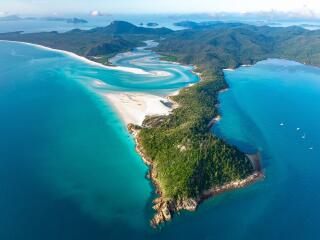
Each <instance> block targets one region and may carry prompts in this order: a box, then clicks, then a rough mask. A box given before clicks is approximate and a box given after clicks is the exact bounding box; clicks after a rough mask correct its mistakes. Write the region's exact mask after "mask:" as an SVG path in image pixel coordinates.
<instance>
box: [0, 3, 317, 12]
mask: <svg viewBox="0 0 320 240" xmlns="http://www.w3.org/2000/svg"><path fill="white" fill-rule="evenodd" d="M304 6H307V7H308V8H309V9H312V10H313V11H315V12H320V0H0V14H1V13H2V14H3V13H7V14H8V13H10V14H25V15H27V14H55V13H58V14H64V13H89V12H91V11H93V10H98V11H100V12H104V13H110V14H115V13H199V12H206V13H213V12H222V11H223V12H255V11H270V10H272V9H274V10H279V11H295V10H298V9H301V8H303V7H304Z"/></svg>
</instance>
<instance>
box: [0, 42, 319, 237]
mask: <svg viewBox="0 0 320 240" xmlns="http://www.w3.org/2000/svg"><path fill="white" fill-rule="evenodd" d="M114 62H115V63H117V64H119V65H123V66H134V67H140V68H142V69H144V70H146V71H153V70H163V71H167V72H169V73H170V74H171V75H170V76H167V77H154V76H148V75H136V74H132V73H127V72H121V71H114V70H107V69H104V68H100V67H96V66H92V65H88V64H86V63H83V62H81V61H78V60H76V59H73V58H70V57H68V56H66V55H63V54H61V53H57V52H53V51H46V50H43V49H39V48H36V47H32V46H27V45H22V44H17V43H7V42H0V133H1V134H0V212H1V214H0V226H1V227H0V239H4V240H6V239H10V240H11V239H14V240H16V239H18V240H20V239H24V240H29V239H30V240H31V239H32V240H38V239H39V240H40V239H41V240H42V239H62V240H64V239H94V240H95V239H257V238H259V239H280V238H284V239H288V238H289V239H302V238H303V239H316V238H317V236H318V231H317V226H318V215H319V213H320V208H319V207H318V204H317V203H318V202H319V200H320V194H319V192H318V186H319V180H320V179H319V177H318V176H319V174H318V165H319V164H318V162H317V160H318V156H319V151H320V129H319V127H318V123H319V119H320V110H319V108H318V106H317V105H318V102H319V100H320V91H319V90H320V84H319V76H320V70H319V69H318V68H314V67H309V66H305V65H300V64H297V63H294V62H289V61H284V60H268V61H264V62H260V63H258V64H256V65H254V66H253V67H242V68H240V69H238V70H236V71H233V72H230V71H227V72H225V75H226V79H227V81H228V83H229V85H230V89H229V90H228V91H226V92H223V93H221V94H220V101H221V106H220V111H221V114H222V120H221V121H220V122H219V123H218V124H217V125H216V126H215V128H214V129H213V132H214V134H217V135H219V136H220V137H222V138H225V139H226V141H228V142H229V143H231V144H236V145H237V146H238V147H239V148H241V149H242V150H244V151H253V150H257V149H258V150H259V151H260V152H261V155H262V164H263V167H264V172H265V175H266V178H265V179H264V180H263V181H260V182H258V183H255V184H253V185H251V186H249V187H247V188H245V189H240V190H236V191H233V192H229V193H226V194H223V195H220V196H217V197H216V198H214V199H210V200H208V201H206V202H205V203H204V204H202V205H201V206H200V207H199V209H198V211H197V212H195V213H188V212H183V213H182V214H180V215H179V216H176V217H175V218H174V221H172V222H170V223H169V224H167V225H166V226H165V227H164V228H162V229H161V230H153V229H151V228H150V227H149V224H148V221H149V219H150V218H151V216H152V214H153V212H152V208H151V200H152V198H153V197H154V196H153V189H152V186H151V185H150V183H149V181H148V180H147V179H145V174H146V171H147V168H146V166H145V165H144V164H143V162H142V160H141V159H140V157H139V156H138V155H137V154H136V153H135V151H134V143H133V140H132V138H131V137H130V136H129V134H128V133H127V131H126V129H125V127H124V125H123V124H122V122H121V121H120V119H119V117H118V116H117V114H116V113H115V112H114V111H113V110H112V108H111V107H110V106H109V104H108V103H107V102H105V101H104V99H103V98H102V97H101V93H104V92H109V91H130V90H131V91H140V92H149V93H156V94H158V95H163V94H167V93H168V92H171V91H175V90H177V89H179V88H181V87H184V86H187V85H188V84H190V83H194V82H196V81H197V80H198V79H197V77H196V76H195V75H193V74H192V73H191V72H190V70H191V68H190V67H183V66H180V65H177V64H170V63H166V62H160V61H159V60H158V56H157V55H156V54H154V53H152V52H150V51H148V50H144V49H138V50H135V51H134V52H133V55H132V53H131V54H124V55H122V56H120V57H119V58H116V59H114ZM97 80H99V81H102V82H104V83H106V85H105V86H104V87H101V86H100V85H99V86H97V85H96V84H95V83H96V81H97ZM281 123H283V126H281V125H282V124H281ZM297 128H299V130H297ZM302 137H304V138H302Z"/></svg>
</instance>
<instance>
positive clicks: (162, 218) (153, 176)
mask: <svg viewBox="0 0 320 240" xmlns="http://www.w3.org/2000/svg"><path fill="white" fill-rule="evenodd" d="M127 127H128V131H129V132H130V133H131V134H132V136H133V137H134V139H135V142H136V151H137V152H138V154H140V156H141V157H142V159H143V161H144V163H145V164H147V165H148V166H149V172H148V174H147V178H149V179H150V180H151V181H152V182H153V184H154V186H155V188H156V193H157V194H158V195H159V197H158V198H156V199H154V200H153V204H154V206H153V209H154V210H155V211H156V213H155V215H154V216H153V218H152V219H151V221H150V224H151V226H152V227H157V226H158V225H160V224H162V223H165V222H167V221H170V220H171V219H172V217H173V215H174V214H175V213H178V212H179V211H181V210H187V211H195V210H196V209H197V207H198V205H199V204H200V203H201V202H203V201H204V200H206V199H208V198H210V197H214V196H216V195H218V194H221V193H224V192H227V191H231V190H234V189H237V188H242V187H246V186H248V185H250V184H252V183H254V182H256V181H257V180H259V179H261V178H263V177H264V175H263V173H262V172H261V164H260V156H259V154H258V153H257V154H253V155H247V157H248V158H249V159H250V160H251V162H252V165H253V166H254V168H255V172H254V173H253V174H251V175H250V176H248V177H247V178H245V179H242V180H238V181H233V182H230V183H227V184H224V185H222V186H218V187H214V188H211V189H208V190H206V191H204V192H203V193H202V194H201V195H200V196H199V197H198V198H196V199H193V198H186V199H166V198H164V197H163V196H162V194H161V189H160V187H159V184H158V182H157V172H156V171H155V169H154V167H153V163H152V160H151V159H149V158H148V156H147V155H146V154H145V153H144V150H143V147H142V145H141V143H140V138H139V132H140V130H141V129H142V127H141V126H138V125H134V124H128V126H127Z"/></svg>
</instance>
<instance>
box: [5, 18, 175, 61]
mask: <svg viewBox="0 0 320 240" xmlns="http://www.w3.org/2000/svg"><path fill="white" fill-rule="evenodd" d="M172 32H173V31H172V30H170V29H167V28H143V27H137V26H135V25H133V24H130V23H127V22H122V21H115V22H112V23H111V24H110V25H109V26H107V27H99V28H94V29H91V30H80V29H74V30H71V31H68V32H65V33H58V32H42V33H28V34H23V33H22V32H12V33H2V34H0V39H2V40H12V41H23V42H29V43H36V44H40V45H44V46H47V47H51V48H55V49H61V50H66V51H70V52H74V53H76V54H79V55H82V56H85V57H88V58H92V57H95V58H94V60H96V61H99V59H100V61H101V62H102V63H107V60H108V59H109V58H110V57H112V56H114V55H116V54H117V53H120V52H126V51H130V50H132V49H133V48H135V47H138V46H142V45H143V44H144V43H143V42H142V41H144V40H150V39H156V40H157V39H159V38H160V37H161V36H166V35H167V34H169V33H172Z"/></svg>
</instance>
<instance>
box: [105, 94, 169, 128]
mask: <svg viewBox="0 0 320 240" xmlns="http://www.w3.org/2000/svg"><path fill="white" fill-rule="evenodd" d="M104 97H105V98H106V99H107V100H108V101H109V102H110V103H111V104H112V105H113V107H114V108H115V109H116V111H117V112H118V113H119V115H120V116H121V118H122V119H123V121H124V122H125V124H129V123H133V124H137V125H141V124H142V122H143V120H144V119H145V117H146V116H149V115H168V114H169V113H170V112H171V110H172V109H173V108H172V107H170V102H169V101H168V99H166V98H163V97H159V96H155V95H151V94H145V93H133V92H121V93H120V92H119V93H105V94H104Z"/></svg>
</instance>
